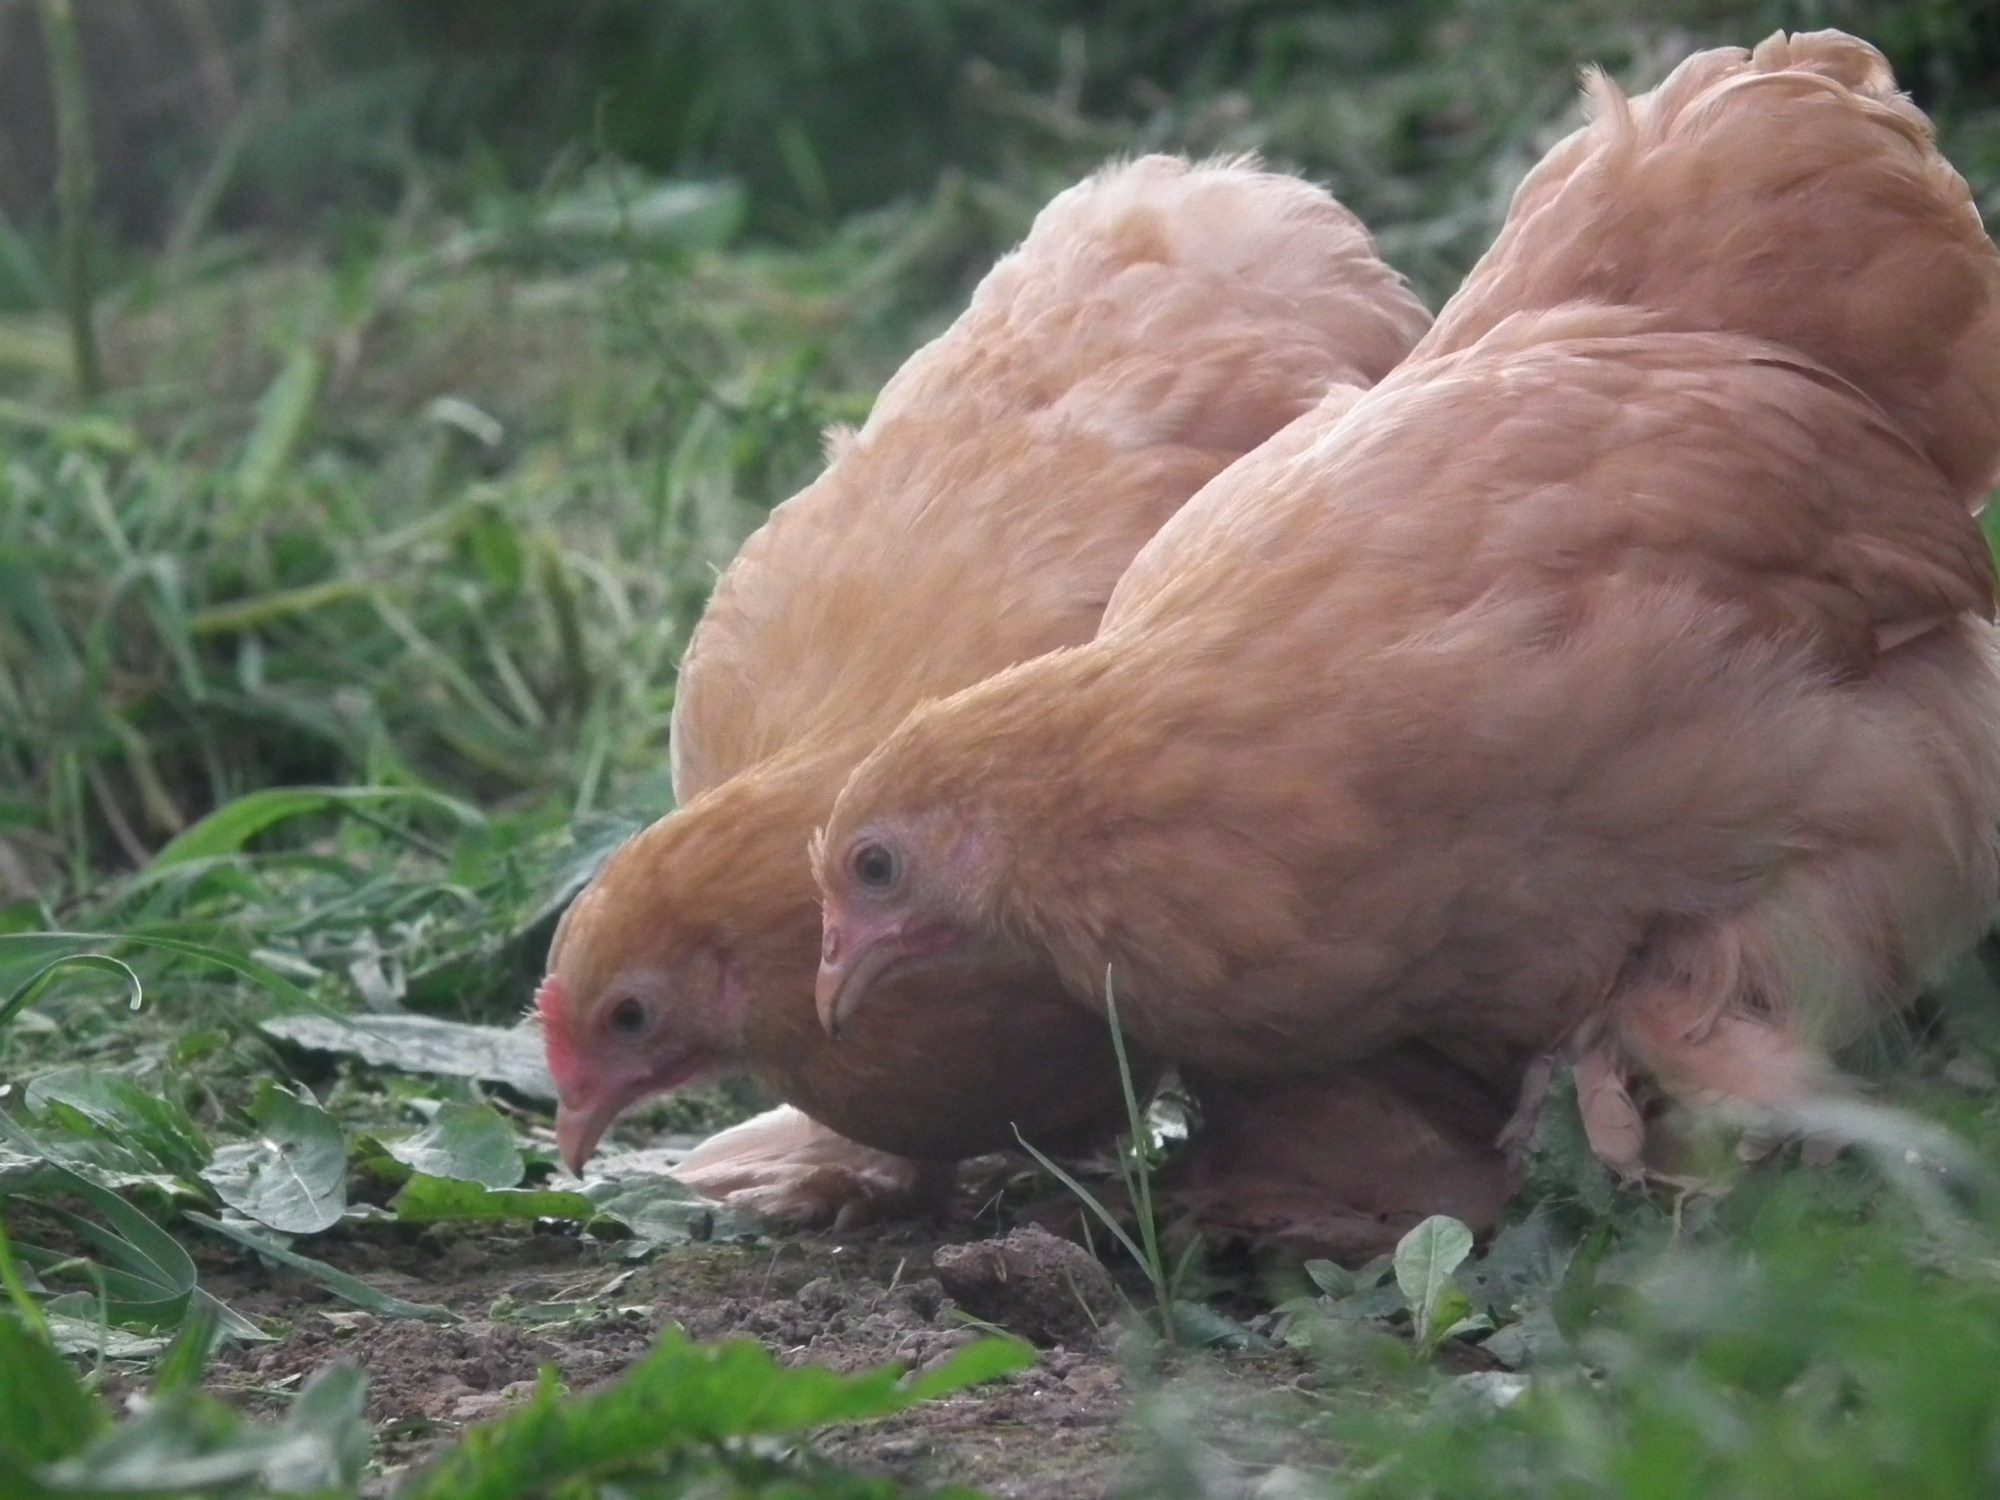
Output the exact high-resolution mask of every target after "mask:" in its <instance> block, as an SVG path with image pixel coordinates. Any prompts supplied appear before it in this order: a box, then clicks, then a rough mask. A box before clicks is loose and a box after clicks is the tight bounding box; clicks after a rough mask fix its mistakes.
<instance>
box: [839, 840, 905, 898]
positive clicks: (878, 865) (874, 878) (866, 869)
mask: <svg viewBox="0 0 2000 1500" xmlns="http://www.w3.org/2000/svg"><path fill="white" fill-rule="evenodd" d="M847 868H848V869H850V870H852V871H853V872H854V879H855V881H856V882H857V883H858V884H859V885H860V886H861V888H862V889H863V890H869V891H886V890H890V889H892V888H893V887H894V886H895V884H896V882H897V880H899V879H900V878H901V877H902V873H903V862H902V861H901V860H899V859H898V858H896V851H895V850H894V849H891V848H890V847H889V846H888V845H887V844H884V843H879V842H877V841H876V840H874V839H870V840H868V841H867V842H866V843H861V844H856V845H855V846H854V852H853V853H852V854H850V855H848V856H847Z"/></svg>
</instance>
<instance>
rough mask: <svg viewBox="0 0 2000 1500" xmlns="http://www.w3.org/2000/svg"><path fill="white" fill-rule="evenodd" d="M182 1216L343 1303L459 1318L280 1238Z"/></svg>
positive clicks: (391, 1313)
mask: <svg viewBox="0 0 2000 1500" xmlns="http://www.w3.org/2000/svg"><path fill="white" fill-rule="evenodd" d="M181 1217H182V1218H184V1219H187V1220H188V1221H189V1222H191V1223H195V1224H199V1225H200V1226H201V1227H202V1228H203V1229H206V1230H209V1231H211V1232H212V1233H215V1234H219V1235H221V1236H222V1237H223V1238H224V1239H226V1240H230V1241H233V1242H234V1243H236V1244H238V1245H241V1246H242V1247H243V1248H244V1249H245V1250H253V1251H255V1252H256V1253H257V1254H259V1255H261V1256H263V1257H264V1258H265V1259H267V1260H273V1261H276V1262H277V1263H278V1264H279V1265H281V1266H286V1267H289V1268H290V1269H291V1270H294V1271H298V1272H301V1273H302V1274H304V1275H307V1276H310V1277H311V1278H312V1279H313V1280H314V1281H317V1282H318V1283H319V1284H320V1285H321V1286H323V1287H325V1288H326V1289H327V1290H328V1291H329V1292H332V1293H333V1294H334V1296H336V1297H338V1298H340V1299H341V1300H342V1301H343V1302H351V1303H352V1304H353V1305H354V1306H356V1307H358V1308H361V1309H363V1310H364V1311H366V1312H372V1313H376V1314H378V1315H379V1316H381V1317H385V1318H416V1319H419V1320H421V1321H423V1322H427V1323H456V1322H457V1321H458V1314H456V1313H454V1312H453V1311H452V1310H451V1309H450V1308H448V1307H437V1306H434V1305H432V1304H431V1303H428V1302H405V1301H404V1300H403V1299H402V1298H401V1297H394V1296H391V1295H390V1294H389V1293H387V1292H385V1291H381V1290H379V1289H378V1288H376V1287H372V1286H370V1285H369V1284H368V1283H367V1282H365V1281H363V1280H362V1279H361V1278H360V1277H358V1276H350V1275H349V1274H348V1273H347V1272H345V1271H343V1270H341V1269H340V1268H339V1267H338V1266H330V1265H328V1264H327V1263H326V1262H325V1261H323V1260H314V1259H313V1258H312V1257H311V1256H310V1255H301V1254H299V1252H298V1251H296V1250H292V1249H289V1248H287V1247H286V1246H284V1245H281V1244H279V1243H278V1242H277V1241H276V1240H274V1239H270V1238H268V1237H266V1236H264V1235H262V1234H259V1233H257V1232H256V1231H255V1230H253V1229H247V1228H245V1227H244V1226H242V1225H240V1224H231V1223H228V1222H226V1221H225V1220H222V1219H218V1218H214V1217H212V1216H211V1215H209V1214H203V1213H193V1212H189V1213H184V1214H182V1215H181Z"/></svg>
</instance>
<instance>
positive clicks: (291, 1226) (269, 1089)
mask: <svg viewBox="0 0 2000 1500" xmlns="http://www.w3.org/2000/svg"><path fill="white" fill-rule="evenodd" d="M252 1113H253V1116H254V1118H255V1119H256V1122H257V1126H258V1129H259V1131H260V1135H259V1137H258V1139H256V1140H254V1141H246V1142H242V1143H239V1144H236V1145H229V1146H223V1147H221V1148H219V1149H218V1150H217V1151H216V1153H215V1159H214V1160H213V1161H211V1162H210V1163H209V1165H208V1166H207V1167H205V1168H203V1169H202V1174H201V1175H202V1178H203V1180H205V1181H206V1182H207V1183H208V1184H209V1185H210V1186H211V1187H213V1188H214V1189H215V1192H216V1196H217V1197H219V1198H221V1199H222V1201H223V1202H224V1203H227V1204H228V1205H229V1206H230V1207H231V1208H233V1209H235V1210H236V1211H237V1212H238V1213H240V1214H242V1215H244V1216H245V1217H246V1218H251V1219H255V1220H257V1222H258V1223H260V1224H266V1225H268V1226H270V1227H271V1228H272V1229H275V1230H278V1231H279V1232H280V1233H282V1234H317V1233H318V1232H319V1231H320V1230H322V1229H329V1228H331V1227H332V1226H333V1225H335V1224H337V1223H339V1222H340V1217H341V1215H342V1214H344V1213H346V1212H347V1138H346V1137H345V1136H344V1135H343V1134H342V1133H341V1129H340V1126H339V1125H338V1124H336V1123H335V1122H334V1119H333V1116H331V1115H329V1114H328V1113H327V1112H326V1111H325V1110H323V1109H321V1108H320V1107H319V1101H318V1100H317V1099H315V1098H313V1096H312V1094H311V1093H310V1092H308V1091H307V1090H305V1089H304V1088H301V1089H300V1091H299V1092H298V1093H296V1094H294V1093H292V1092H290V1091H289V1090H287V1089H283V1088H280V1087H278V1086H277V1085H276V1084H274V1083H268V1082H267V1083H264V1084H262V1085H261V1086H259V1088H258V1090H257V1103H256V1107H255V1109H254V1110H253V1112H252Z"/></svg>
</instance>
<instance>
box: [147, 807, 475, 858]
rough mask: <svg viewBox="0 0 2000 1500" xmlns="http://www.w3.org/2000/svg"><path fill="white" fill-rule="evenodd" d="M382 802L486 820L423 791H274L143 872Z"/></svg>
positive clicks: (456, 818)
mask: <svg viewBox="0 0 2000 1500" xmlns="http://www.w3.org/2000/svg"><path fill="white" fill-rule="evenodd" d="M383 803H410V804H414V805H415V806H418V807H421V808H424V809H425V810H426V811H430V812H435V813H441V814H443V815H444V816H445V817H447V818H449V819H451V820H452V821H453V822H455V823H457V824H459V825H460V826H462V827H472V826H475V825H477V824H479V823H481V822H483V821H485V819H484V816H483V814H481V813H480V812H479V810H478V809H477V808H475V807H472V806H470V805H469V804H467V803H464V802H461V801H459V800H458V799H457V798H455V797H447V796H444V795H443V794H442V793H439V792H433V791H429V790H427V789H425V788H423V787H400V786H353V787H338V786H302V787H274V788H272V789H270V790H268V791H261V792H251V793H250V794H249V795H247V796H243V797H238V798H237V799H236V800H235V801H234V802H231V803H229V804H228V805H227V806H224V807H219V808H217V809H216V810H215V811H214V812H212V813H210V814H209V815H208V816H207V817H205V818H203V819H202V820H201V821H200V822H199V823H196V824H195V825H194V826H193V827H192V828H189V829H187V830H186V831H185V832H183V833H181V834H180V835H179V836H177V837H176V838H174V839H173V840H172V841H171V842H170V843H168V844H167V846H166V847H165V848H164V849H162V850H160V852H159V853H158V854H156V855H154V856H153V862H152V863H151V864H150V865H148V866H147V867H146V869H147V872H148V873H149V874H151V873H153V872H156V871H160V870H165V869H170V868H172V867H173V866H175V865H180V864H186V863H188V862H189V861H190V860H197V859H213V858H215V857H217V856H219V855H225V854H235V853H237V852H239V851H240V850H241V849H242V848H243V846H244V845H245V844H247V843H249V842H250V840H251V839H253V838H255V837H256V836H257V835H258V834H260V833H263V832H265V831H266V830H267V829H270V828H274V827H276V826H277V825H278V824H280V823H283V822H287V821H289V820H290V819H293V818H301V817H310V816H313V815H315V814H318V813H327V812H340V811H343V810H345V809H350V808H372V807H375V806H377V805H380V804H383Z"/></svg>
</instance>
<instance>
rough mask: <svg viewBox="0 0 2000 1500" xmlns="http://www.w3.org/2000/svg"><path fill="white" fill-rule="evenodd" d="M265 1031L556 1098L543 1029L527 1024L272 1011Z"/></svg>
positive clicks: (387, 1063)
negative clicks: (504, 1024)
mask: <svg viewBox="0 0 2000 1500" xmlns="http://www.w3.org/2000/svg"><path fill="white" fill-rule="evenodd" d="M258 1029H259V1030H260V1031H262V1032H264V1034H265V1035H267V1036H272V1037H276V1038H277V1039H278V1040H279V1041H282V1042H289V1043H290V1044H291V1045H293V1046H295V1047H302V1048H304V1049H306V1050H307V1051H310V1052H338V1053H344V1054H347V1055H350V1056H353V1057H358V1058H360V1059H361V1060H362V1061H363V1062H365V1063H369V1064H371V1065H372V1066H375V1067H378V1068H395V1069H398V1070H399V1071H402V1072H406V1073H428V1074H435V1075H438V1076H441V1077H446V1078H476V1079H479V1080H480V1081H482V1082H486V1083H503V1084H505V1085H506V1086H507V1087H508V1088H511V1089H513V1090H514V1091H515V1092H516V1093H518V1094H521V1095H524V1096H525V1097H527V1098H530V1099H540V1100H546V1101H547V1102H549V1103H554V1102H555V1097H556V1086H555V1083H554V1081H553V1080H552V1079H551V1078H550V1077H549V1069H548V1063H547V1062H546V1061H545V1060H544V1058H543V1054H542V1043H541V1037H540V1035H539V1033H537V1032H536V1031H534V1030H533V1029H531V1028H528V1027H522V1026H471V1025H467V1024H465V1023H464V1022H460V1021H439V1020H433V1019H432V1018H431V1017H429V1016H390V1015H383V1016H355V1017H352V1018H349V1017H341V1016H320V1015H310V1016H301V1015H291V1016H273V1017H272V1018H271V1019H270V1020H268V1021H264V1022H261V1023H259V1026H258Z"/></svg>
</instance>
